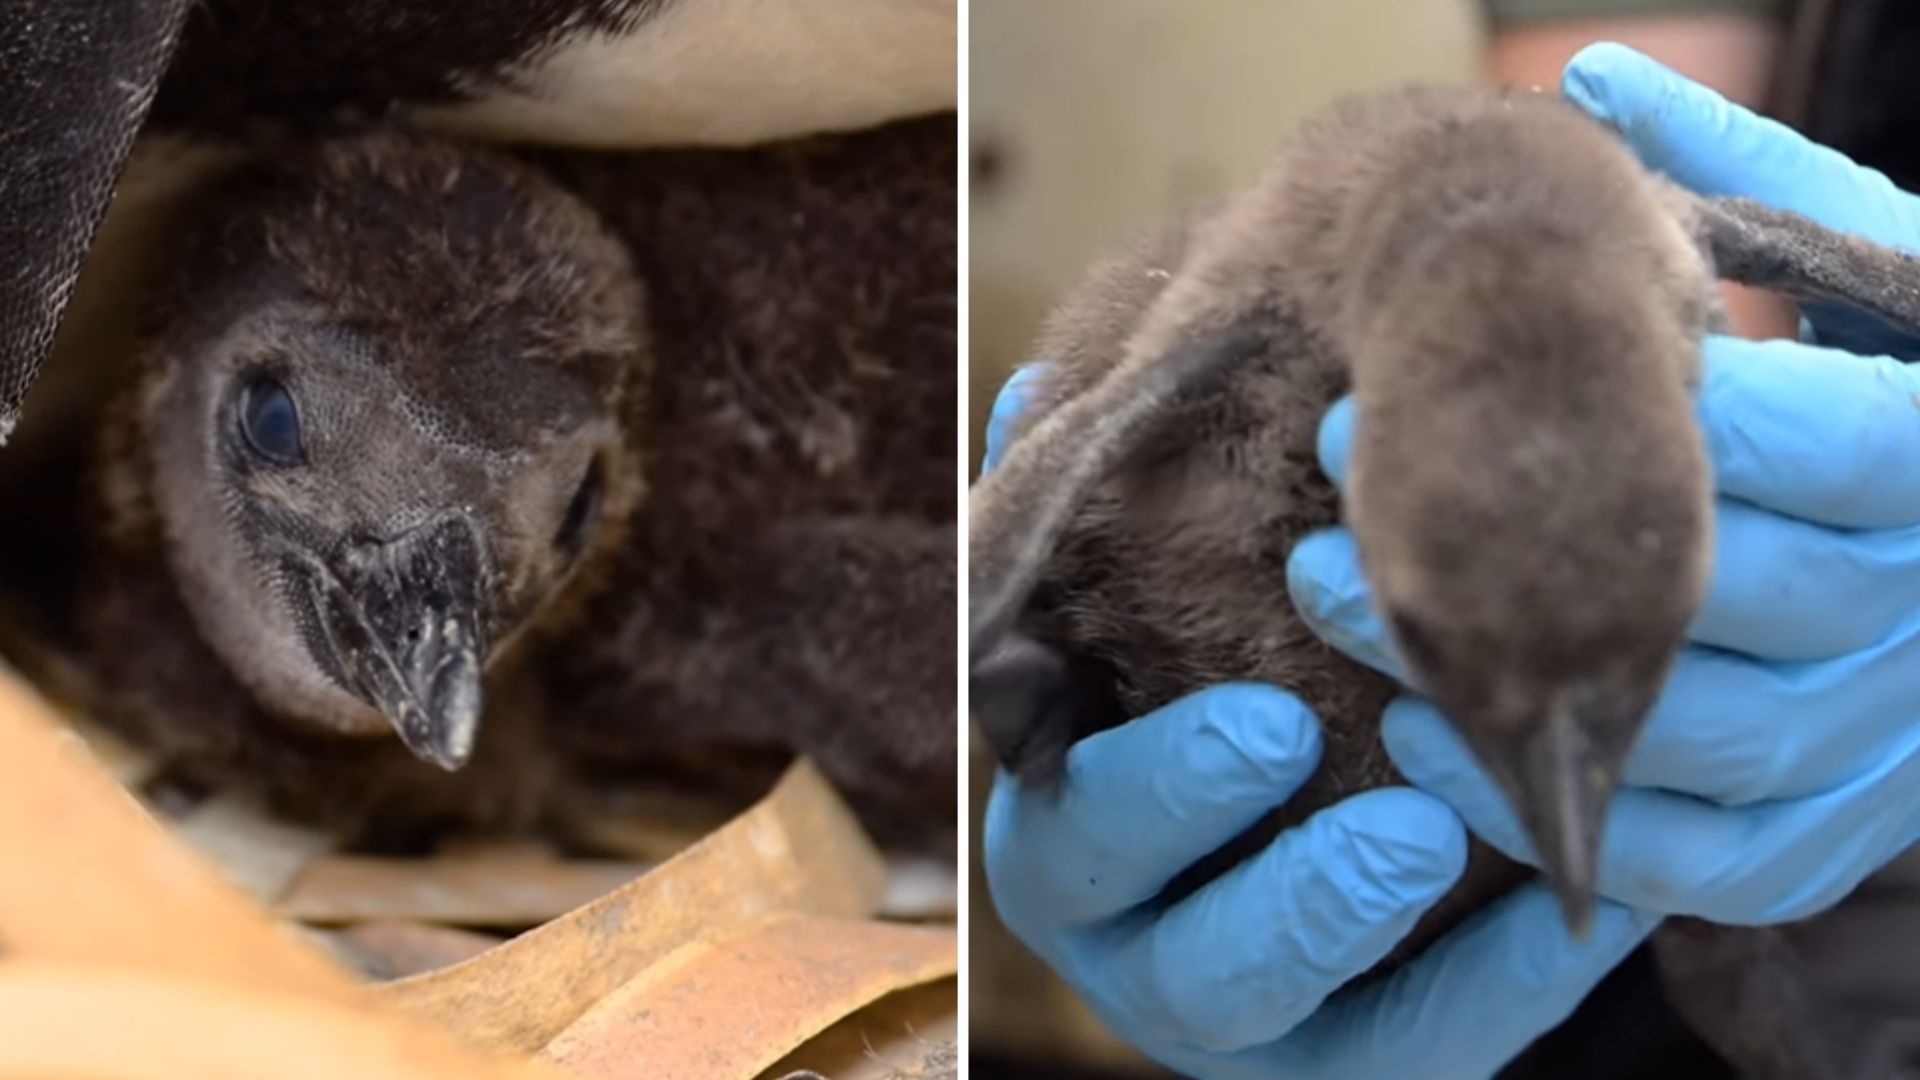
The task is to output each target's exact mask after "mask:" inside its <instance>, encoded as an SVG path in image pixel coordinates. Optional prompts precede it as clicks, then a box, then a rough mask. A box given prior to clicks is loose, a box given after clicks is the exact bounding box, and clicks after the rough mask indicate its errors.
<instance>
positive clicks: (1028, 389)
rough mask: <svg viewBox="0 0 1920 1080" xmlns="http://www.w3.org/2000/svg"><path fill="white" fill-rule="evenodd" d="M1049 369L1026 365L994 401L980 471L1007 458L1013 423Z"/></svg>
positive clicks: (1043, 365) (1018, 370)
mask: <svg viewBox="0 0 1920 1080" xmlns="http://www.w3.org/2000/svg"><path fill="white" fill-rule="evenodd" d="M1046 369H1047V365H1046V364H1044V363H1034V364H1025V365H1023V366H1021V367H1018V368H1015V369H1014V372H1013V374H1012V375H1011V376H1010V377H1008V379H1007V381H1006V383H1005V385H1003V386H1001V387H1000V393H999V395H998V396H997V397H995V398H994V399H993V411H992V412H991V413H989V414H988V416H987V446H986V453H985V454H984V455H983V456H982V458H981V461H980V471H981V472H987V471H989V470H991V469H992V468H993V467H994V466H996V465H998V464H1000V459H1001V458H1003V457H1005V456H1006V453H1007V441H1008V440H1009V439H1011V438H1012V435H1013V422H1014V420H1015V419H1016V418H1018V417H1019V415H1020V410H1022V409H1024V408H1026V407H1027V399H1028V398H1030V397H1032V396H1033V385H1032V384H1033V381H1034V380H1035V379H1038V378H1039V377H1040V376H1041V375H1042V374H1043V373H1044V372H1045V371H1046Z"/></svg>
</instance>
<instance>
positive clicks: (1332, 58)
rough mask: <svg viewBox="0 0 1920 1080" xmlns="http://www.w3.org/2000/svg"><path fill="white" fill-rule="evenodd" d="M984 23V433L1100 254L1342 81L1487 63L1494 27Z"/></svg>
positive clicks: (1220, 11) (1472, 19) (1291, 8)
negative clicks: (1050, 315) (1002, 394)
mask: <svg viewBox="0 0 1920 1080" xmlns="http://www.w3.org/2000/svg"><path fill="white" fill-rule="evenodd" d="M970 33H971V34H972V41H971V49H970V54H971V55H970V56H969V58H968V66H969V71H970V74H971V86H970V91H969V93H970V98H969V100H970V103H971V105H970V107H971V110H972V114H971V115H972V121H971V124H972V137H973V141H974V146H975V153H976V169H975V176H974V194H973V199H972V202H971V207H972V225H971V234H970V235H971V243H972V255H971V265H970V268H969V273H970V277H971V297H972V304H971V316H970V328H971V336H972V354H973V355H972V358H971V363H972V367H973V376H972V384H973V389H974V391H975V393H974V395H973V410H974V418H975V424H974V428H973V430H974V431H975V432H976V433H977V432H978V430H979V422H980V421H981V420H982V419H983V418H984V417H985V415H986V408H987V406H988V404H990V403H991V401H992V390H993V389H994V388H996V387H997V386H998V385H999V382H1000V380H1001V379H1003V378H1004V377H1005V375H1006V373H1007V371H1008V370H1009V369H1010V368H1011V367H1012V365H1014V364H1015V363H1017V362H1018V361H1019V360H1020V359H1021V358H1022V357H1023V355H1024V350H1025V348H1026V346H1027V343H1028V342H1029V341H1030V340H1031V338H1032V335H1033V331H1034V328H1035V326H1036V324H1037V322H1038V320H1039V319H1040V317H1041V316H1042V315H1043V314H1044V313H1045V311H1046V310H1047V309H1048V307H1049V306H1051V305H1052V303H1053V302H1054V300H1055V299H1056V298H1057V297H1058V296H1059V295H1060V293H1061V292H1062V291H1064V290H1065V289H1066V288H1067V286H1068V285H1070V284H1071V283H1072V282H1073V281H1074V280H1075V279H1076V278H1077V276H1078V275H1079V273H1080V272H1081V271H1082V270H1083V269H1084V268H1085V267H1086V266H1087V264H1088V263H1090V262H1091V261H1093V260H1094V259H1095V258H1097V257H1099V256H1100V255H1101V254H1103V253H1104V252H1106V251H1108V250H1110V249H1112V248H1113V247H1115V246H1116V245H1117V244H1118V243H1119V242H1120V241H1123V240H1124V239H1125V238H1126V237H1127V236H1128V235H1130V234H1131V233H1132V232H1134V231H1137V230H1139V229H1141V228H1144V227H1146V226H1148V225H1150V224H1152V223H1153V222H1155V221H1158V220H1159V219H1161V218H1162V217H1164V216H1165V215H1166V214H1167V213H1168V212H1169V211H1170V210H1172V209H1173V208H1175V207H1178V206H1182V205H1189V204H1191V203H1193V202H1195V201H1197V200H1198V199H1200V198H1203V197H1205V196H1207V195H1211V194H1215V193H1219V192H1223V191H1226V190H1229V189H1231V188H1232V187H1233V186H1235V185H1237V184H1239V183H1242V182H1244V181H1246V180H1247V179H1249V178H1250V177H1251V176H1253V175H1254V174H1255V172H1256V171H1257V170H1258V168H1259V167H1260V165H1261V164H1262V163H1263V162H1264V161H1265V160H1266V158H1267V156H1268V155H1269V154H1270V153H1271V152H1272V151H1273V149H1274V147H1275V146H1277V145H1278V143H1279V141H1280V139H1281V138H1282V136H1284V135H1285V134H1286V132H1288V131H1289V130H1291V129H1292V128H1293V126H1294V125H1295V124H1296V123H1298V122H1299V120H1300V119H1301V118H1302V117H1303V116H1304V115H1306V114H1307V113H1309V112H1311V111H1312V110H1313V109H1315V108H1316V107H1318V106H1320V105H1323V104H1325V103H1326V102H1327V101H1328V100H1330V99H1331V98H1334V97H1336V96H1338V95H1340V94H1343V93H1347V92H1351V91H1356V90H1364V89H1368V88H1379V87H1385V86H1389V85H1392V84H1395V83H1401V82H1406V81H1410V80H1419V79H1431V80H1445V81H1462V80H1470V79H1472V78H1474V77H1475V76H1476V75H1477V74H1478V68H1479V53H1480V48H1481V41H1482V35H1481V29H1480V25H1479V9H1478V5H1477V4H1476V3H1474V2H1473V0H974V2H973V17H972V25H971V29H970ZM983 155H984V157H985V159H986V161H987V162H989V163H997V166H996V167H995V168H994V171H993V172H992V174H991V175H983V174H982V171H981V169H980V168H979V166H980V165H981V163H982V156H983ZM974 453H975V457H976V459H977V456H978V447H977V445H976V447H975V450H974Z"/></svg>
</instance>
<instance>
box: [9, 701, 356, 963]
mask: <svg viewBox="0 0 1920 1080" xmlns="http://www.w3.org/2000/svg"><path fill="white" fill-rule="evenodd" d="M0 762H4V763H5V765H6V769H7V781H6V782H5V783H0V882H5V883H6V887H5V888H0V941H4V942H5V943H6V948H7V955H8V956H9V957H10V958H28V959H44V960H54V961H67V962H76V963H106V964H124V965H133V966H140V967H148V968H154V969H158V970H163V971H170V972H176V973H179V974H182V975H190V976H197V977H202V978H207V979H214V980H221V981H226V982H231V983H234V984H236V985H239V986H246V987H254V988H258V989H274V990H291V991H300V992H305V993H311V994H317V995H320V996H323V997H328V998H334V999H352V998H356V997H358V996H359V993H360V991H359V990H358V988H357V987H356V985H355V984H354V983H353V981H352V980H351V979H349V978H348V977H347V975H346V974H345V973H344V972H343V971H342V970H340V969H339V968H338V967H336V966H335V965H333V964H332V963H331V962H329V961H328V960H327V959H326V958H325V957H323V956H322V955H321V954H320V953H318V952H315V951H313V950H312V949H309V948H307V947H306V946H305V945H303V944H301V943H300V942H298V941H297V940H295V939H294V938H293V937H292V935H290V934H288V933H287V932H286V931H284V930H283V929H282V928H280V927H279V926H277V925H275V924H274V922H273V921H272V920H271V919H270V918H268V917H267V915H266V913H265V912H263V911H261V910H260V909H259V908H257V907H255V906H254V905H253V904H251V903H249V902H248V901H247V899H246V898H245V897H243V896H242V895H241V894H240V892H239V891H238V890H237V889H236V888H234V887H233V886H232V885H229V884H228V883H227V882H226V881H224V880H222V879H221V877H220V876H219V874H218V873H216V872H215V871H213V870H212V869H211V868H209V867H208V866H206V865H205V864H204V863H203V862H202V861H201V860H200V859H199V858H197V857H195V855H194V854H193V853H192V852H191V851H189V850H188V849H187V848H185V847H184V846H182V845H181V844H180V843H179V842H178V841H176V840H175V839H174V838H173V837H171V836H169V835H167V832H166V830H165V829H164V828H163V827H162V826H161V825H160V824H159V823H158V822H156V821H154V820H153V819H152V818H151V817H149V816H148V815H147V813H146V812H145V811H144V810H142V809H141V808H140V806H139V804H138V803H137V802H135V801H134V799H133V797H132V796H130V795H128V794H127V793H126V792H125V791H124V790H122V789H121V788H120V786H119V785H118V784H116V783H115V782H114V781H113V779H112V778H111V777H109V776H108V775H107V774H106V773H105V772H103V771H102V770H101V768H100V766H99V765H98V763H97V762H96V761H94V759H93V758H92V756H91V755H90V754H89V752H88V751H87V750H86V748H85V746H84V745H83V744H82V743H81V742H80V740H79V739H78V738H77V737H75V736H73V735H71V734H69V733H67V732H65V731H64V730H63V729H62V728H61V727H60V725H59V722H58V720H56V719H55V718H54V717H53V716H52V714H51V713H50V712H49V710H48V709H47V708H46V707H45V705H44V703H43V702H42V701H41V700H40V699H39V697H38V696H37V695H35V694H34V692H33V691H32V690H30V689H29V688H28V687H27V686H26V685H25V684H23V683H22V682H20V681H19V680H18V679H16V678H14V677H13V676H12V675H11V674H10V673H7V672H5V671H4V670H0Z"/></svg>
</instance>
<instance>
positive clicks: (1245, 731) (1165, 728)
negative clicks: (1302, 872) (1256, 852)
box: [983, 684, 1320, 937]
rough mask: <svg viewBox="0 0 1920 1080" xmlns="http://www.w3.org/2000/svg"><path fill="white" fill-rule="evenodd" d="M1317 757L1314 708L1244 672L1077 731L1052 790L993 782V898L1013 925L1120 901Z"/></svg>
mask: <svg viewBox="0 0 1920 1080" xmlns="http://www.w3.org/2000/svg"><path fill="white" fill-rule="evenodd" d="M1319 763H1320V728H1319V725H1318V723H1317V722H1316V721H1315V719H1314V716H1313V714H1312V713H1311V712H1310V711H1308V709H1307V708H1306V706H1304V705H1302V704H1301V703H1300V702H1299V701H1298V700H1297V699H1296V698H1294V697H1293V696H1292V695H1290V694H1286V693H1283V692H1282V691H1279V690H1276V689H1274V688H1272V687H1268V686H1257V685H1252V684H1230V685H1225V686H1216V687H1212V688H1209V689H1207V690H1202V691H1200V692H1199V693H1196V694H1193V695H1191V696H1189V697H1185V698H1182V699H1180V700H1179V701H1176V702H1174V703H1172V704H1170V705H1168V706H1166V707H1164V708H1162V709H1159V710H1157V711H1155V712H1153V713H1150V714H1148V715H1147V716H1144V717H1141V718H1139V719H1137V720H1134V721H1132V722H1130V723H1128V724H1125V725H1123V726H1121V727H1118V728H1114V729H1113V730H1111V731H1104V732H1101V733H1099V734H1097V735H1093V736H1091V737H1089V738H1086V739H1083V740H1081V741H1080V742H1079V743H1077V744H1075V745H1074V747H1073V748H1072V749H1071V750H1069V751H1068V753H1067V769H1066V777H1065V779H1064V780H1063V781H1062V783H1061V784H1060V787H1059V789H1058V790H1057V791H1050V790H1044V789H1038V788H1035V787H1032V786H1030V785H1024V784H1018V783H1014V782H1012V781H1009V780H1007V779H1006V778H1004V777H1003V778H1002V779H1001V780H1000V781H999V782H997V783H996V784H995V785H994V790H993V793H992V795H991V797H990V798H989V799H988V803H987V813H986V819H985V823H984V826H983V828H984V836H983V840H984V847H983V852H984V858H985V865H986V871H987V877H988V882H989V884H990V885H991V886H992V889H993V896H994V901H995V903H996V905H997V906H998V907H999V909H1000V912H1001V914H1002V915H1003V916H1004V918H1005V921H1006V923H1007V925H1008V927H1009V928H1011V929H1012V930H1013V931H1014V932H1015V933H1017V934H1020V935H1022V937H1027V936H1028V935H1029V934H1033V935H1039V934H1044V933H1047V932H1049V931H1050V929H1051V928H1052V927H1055V926H1072V925H1078V924H1082V923H1088V922H1093V921H1095V920H1097V919H1103V918H1106V917H1108V916H1111V915H1115V914H1118V913H1120V912H1123V911H1126V910H1128V909H1130V908H1133V907H1135V906H1136V905H1138V904H1140V903H1141V902H1143V901H1145V900H1148V899H1150V898H1151V897H1153V896H1154V895H1155V894H1156V893H1158V892H1159V891H1160V890H1161V889H1162V888H1164V887H1165V886H1166V884H1167V882H1168V881H1170V880H1172V879H1173V877H1174V876H1175V875H1177V874H1178V873H1179V872H1180V871H1181V870H1183V869H1185V868H1186V867H1187V866H1189V865H1191V864H1192V863H1194V862H1195V861H1197V860H1199V859H1200V858H1201V857H1203V856H1205V855H1206V854H1207V853H1208V852H1211V851H1212V850H1214V849H1215V848H1217V847H1219V846H1220V845H1222V844H1224V843H1226V842H1227V841H1228V840H1231V839H1233V838H1234V837H1235V836H1237V835H1239V834H1240V833H1241V832H1242V831H1244V830H1245V829H1246V828H1248V827H1249V826H1251V825H1252V824H1253V823H1254V822H1256V821H1258V820H1259V819H1260V818H1261V817H1262V816H1263V815H1264V814H1266V813H1267V812H1268V811H1269V810H1272V809H1273V808H1274V807H1276V806H1279V805H1281V804H1282V803H1284V802H1286V801H1287V800H1288V799H1289V798H1291V797H1292V796H1293V794H1294V792H1296V791H1297V790H1299V787H1300V785H1301V784H1303V783H1305V782H1306V780H1307V778H1308V777H1309V776H1311V775H1312V774H1313V770H1314V769H1315V768H1316V767H1317V766H1318V765H1319Z"/></svg>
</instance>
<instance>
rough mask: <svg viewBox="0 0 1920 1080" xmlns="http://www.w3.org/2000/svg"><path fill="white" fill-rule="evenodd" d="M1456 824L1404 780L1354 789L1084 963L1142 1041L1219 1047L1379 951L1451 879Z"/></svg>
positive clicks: (1300, 1006) (1284, 1013)
mask: <svg viewBox="0 0 1920 1080" xmlns="http://www.w3.org/2000/svg"><path fill="white" fill-rule="evenodd" d="M1466 859H1467V835H1466V830H1465V829H1464V828H1463V827H1462V826H1461V824H1460V819H1459V818H1458V817H1456V816H1454V813H1453V811H1451V810H1449V809H1447V807H1446V806H1445V805H1444V804H1442V803H1441V802H1440V801H1439V800H1438V799H1435V798H1433V797H1432V796H1430V795H1425V794H1422V793H1421V792H1418V791H1414V790H1412V789H1410V788H1387V789H1382V790H1377V791H1370V792H1366V793H1365V794H1361V795H1356V796H1354V797H1352V798H1349V799H1346V800H1344V801H1342V802H1340V803H1336V804H1335V805H1333V806H1331V807H1328V808H1327V809H1325V810H1322V811H1321V812H1319V813H1317V814H1315V815H1313V816H1312V817H1311V818H1309V819H1308V820H1307V821H1306V822H1305V823H1304V824H1302V825H1301V826H1299V827H1298V828H1294V829H1290V830H1288V831H1286V832H1284V833H1282V834H1281V835H1280V836H1279V838H1277V839H1276V840H1275V841H1274V842H1273V843H1272V844H1271V845H1270V846H1269V847H1268V848H1267V849H1266V850H1265V851H1263V852H1261V853H1260V854H1258V855H1256V856H1254V857H1253V858H1251V859H1249V860H1247V861H1246V862H1245V863H1242V864H1241V865H1240V866H1237V867H1235V868H1234V869H1233V870H1231V871H1229V872H1228V873H1226V874H1225V875H1223V876H1221V877H1220V878H1218V879H1217V880H1215V881H1213V882H1212V883H1210V884H1208V885H1207V886H1205V887H1204V888H1202V889H1200V890H1199V891H1198V892H1196V893H1194V894H1193V895H1192V896H1190V897H1188V898H1187V899H1185V900H1183V901H1182V902H1180V903H1179V904H1177V905H1175V906H1174V907H1173V908H1172V909H1170V910H1168V911H1167V912H1165V913H1164V914H1162V915H1161V916H1160V918H1159V919H1157V920H1155V921H1153V922H1152V923H1150V924H1148V925H1146V926H1145V927H1143V928H1140V929H1138V930H1137V931H1136V932H1133V933H1131V934H1130V935H1129V936H1128V937H1127V938H1126V940H1125V941H1124V942H1122V943H1120V944H1119V945H1118V947H1117V948H1115V949H1114V950H1113V951H1112V952H1110V953H1108V954H1107V955H1106V962H1105V963H1101V964H1098V965H1094V966H1089V967H1087V968H1086V969H1085V975H1086V977H1087V981H1088V982H1089V983H1091V984H1093V985H1096V986H1101V987H1105V988H1106V989H1105V990H1104V991H1102V996H1103V997H1104V998H1106V1002H1105V1005H1106V1008H1107V1009H1108V1010H1109V1011H1117V1012H1118V1013H1119V1014H1120V1015H1126V1016H1130V1017H1132V1018H1134V1021H1135V1023H1136V1025H1137V1026H1136V1028H1135V1030H1140V1031H1141V1032H1142V1033H1143V1034H1144V1035H1146V1036H1147V1038H1146V1040H1145V1041H1148V1042H1152V1043H1161V1044H1168V1043H1180V1044H1184V1045H1187V1046H1192V1047H1195V1048H1198V1049H1202V1050H1207V1051H1211V1052H1228V1051H1233V1050H1240V1049H1244V1048H1246V1047H1249V1046H1254V1045H1258V1044H1261V1043H1266V1042H1270V1041H1272V1040H1275V1039H1278V1038H1280V1037H1281V1036H1283V1035H1285V1034H1286V1033H1287V1032H1288V1031H1290V1030H1292V1029H1293V1028H1294V1027H1295V1026H1296V1025H1298V1024H1299V1023H1300V1022H1301V1021H1302V1020H1304V1019H1305V1018H1306V1017H1307V1016H1309V1015H1311V1014H1312V1013H1313V1012H1314V1010H1315V1009H1317V1008H1319V1007H1320V1003H1321V1002H1322V1001H1323V1000H1324V999H1325V998H1326V997H1327V995H1329V994H1331V993H1333V991H1335V990H1337V989H1339V988H1340V986H1341V985H1342V984H1344V983H1346V982H1347V981H1348V980H1349V979H1352V978H1353V977H1354V976H1355V975H1358V974H1359V973H1361V972H1363V971H1365V970H1367V969H1368V968H1370V967H1372V966H1373V965H1374V964H1376V963H1378V962H1379V961H1380V959H1381V958H1382V957H1384V956H1386V955H1387V953H1388V952H1390V951H1392V949H1393V947H1394V946H1395V945H1397V944H1399V943H1400V940H1401V939H1402V938H1404V937H1406V936H1407V933H1408V931H1410V930H1412V929H1413V925H1414V923H1415V922H1417V921H1418V920H1419V918H1420V916H1421V915H1422V914H1423V913H1424V912H1425V911H1426V910H1427V908H1429V907H1431V906H1432V905H1433V903H1434V901H1436V900H1438V899H1439V898H1440V897H1441V896H1442V895H1443V894H1444V893H1446V891H1447V890H1448V889H1450V888H1452V887H1453V885H1454V883H1455V882H1456V881H1458V880H1459V877H1460V873H1461V871H1462V870H1464V869H1465V867H1466Z"/></svg>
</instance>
